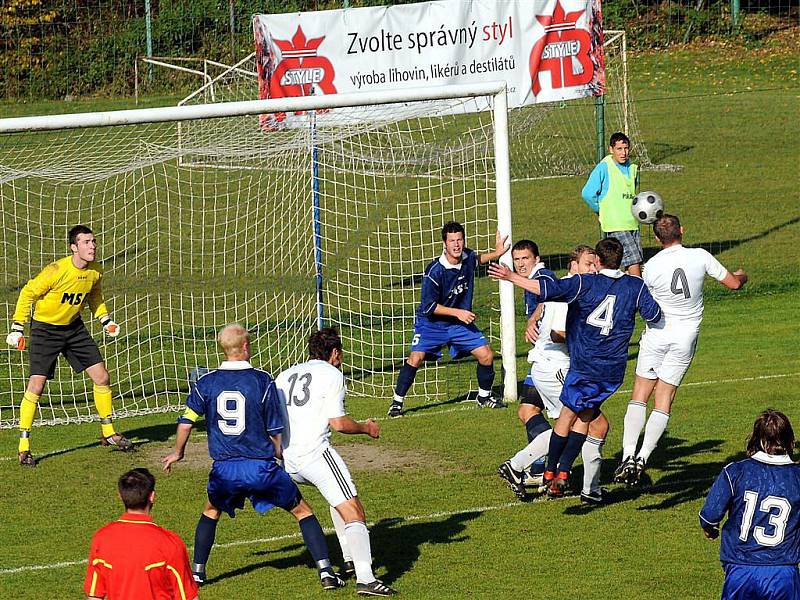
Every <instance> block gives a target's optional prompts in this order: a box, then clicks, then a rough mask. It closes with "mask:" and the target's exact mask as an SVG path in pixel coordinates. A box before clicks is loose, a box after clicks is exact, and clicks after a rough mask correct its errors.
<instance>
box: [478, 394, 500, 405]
mask: <svg viewBox="0 0 800 600" xmlns="http://www.w3.org/2000/svg"><path fill="white" fill-rule="evenodd" d="M478 404H480V405H481V407H482V408H505V407H506V405H505V404H504V403H503V401H502V400H500V398H495V397H494V396H492V395H489V396H485V397H481V396H478Z"/></svg>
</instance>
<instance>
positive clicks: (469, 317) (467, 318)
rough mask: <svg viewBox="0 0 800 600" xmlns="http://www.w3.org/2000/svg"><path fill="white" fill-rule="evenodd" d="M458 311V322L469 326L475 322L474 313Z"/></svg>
mask: <svg viewBox="0 0 800 600" xmlns="http://www.w3.org/2000/svg"><path fill="white" fill-rule="evenodd" d="M456 310H457V311H458V312H457V314H456V316H457V317H458V320H459V321H461V322H462V323H465V324H466V325H469V324H470V323H472V322H474V321H475V313H474V312H472V311H470V310H464V309H456Z"/></svg>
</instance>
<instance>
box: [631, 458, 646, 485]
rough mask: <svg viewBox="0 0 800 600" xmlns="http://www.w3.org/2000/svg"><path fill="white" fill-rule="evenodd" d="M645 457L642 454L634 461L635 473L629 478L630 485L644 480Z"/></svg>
mask: <svg viewBox="0 0 800 600" xmlns="http://www.w3.org/2000/svg"><path fill="white" fill-rule="evenodd" d="M644 465H645V462H644V459H643V458H642V457H641V456H640V457H638V458H637V459H636V460H635V461H634V463H633V474H632V476H631V478H630V479H629V480H628V485H639V484H640V483H641V482H642V475H644Z"/></svg>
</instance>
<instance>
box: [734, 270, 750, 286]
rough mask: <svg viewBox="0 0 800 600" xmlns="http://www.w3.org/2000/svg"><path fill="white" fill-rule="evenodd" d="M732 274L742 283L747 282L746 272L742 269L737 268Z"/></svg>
mask: <svg viewBox="0 0 800 600" xmlns="http://www.w3.org/2000/svg"><path fill="white" fill-rule="evenodd" d="M733 276H734V277H736V278H737V279H738V280H739V281H741V282H742V285H744V284H745V283H747V273H745V272H744V269H737V270H736V271H735V272H734V274H733Z"/></svg>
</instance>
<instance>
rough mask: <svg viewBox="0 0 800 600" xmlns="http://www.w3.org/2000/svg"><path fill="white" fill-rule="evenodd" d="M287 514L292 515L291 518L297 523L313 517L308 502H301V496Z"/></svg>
mask: <svg viewBox="0 0 800 600" xmlns="http://www.w3.org/2000/svg"><path fill="white" fill-rule="evenodd" d="M289 512H290V513H292V516H293V517H294V518H295V519H297V520H298V521H302V520H303V519H305V518H306V517H311V516H313V515H314V511H313V510H311V507H310V506H309V505H308V502H306V501H305V500H303V498H302V497H301V496H298V501H297V504H296V505H295V507H294V508H292V509H290V510H289Z"/></svg>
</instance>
